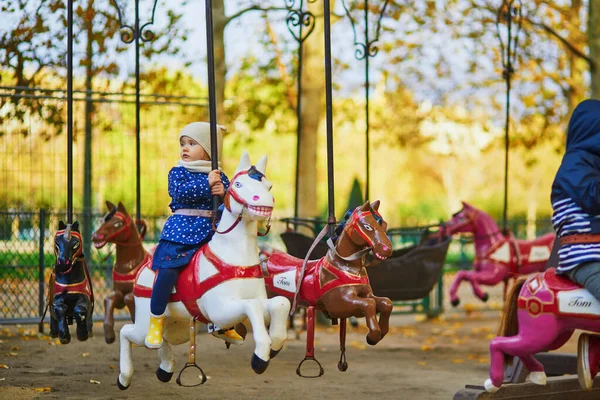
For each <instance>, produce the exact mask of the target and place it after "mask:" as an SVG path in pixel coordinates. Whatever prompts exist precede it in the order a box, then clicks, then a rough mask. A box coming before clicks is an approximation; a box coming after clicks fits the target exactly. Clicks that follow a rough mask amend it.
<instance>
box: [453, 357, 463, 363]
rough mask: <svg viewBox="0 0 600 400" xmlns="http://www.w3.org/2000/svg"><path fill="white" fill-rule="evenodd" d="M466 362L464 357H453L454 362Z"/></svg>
mask: <svg viewBox="0 0 600 400" xmlns="http://www.w3.org/2000/svg"><path fill="white" fill-rule="evenodd" d="M464 362H465V360H464V359H462V358H453V359H452V363H453V364H462V363H464Z"/></svg>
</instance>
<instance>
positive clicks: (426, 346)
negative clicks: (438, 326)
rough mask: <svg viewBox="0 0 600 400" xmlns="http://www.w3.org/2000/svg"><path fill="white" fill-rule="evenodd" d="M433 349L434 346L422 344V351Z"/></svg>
mask: <svg viewBox="0 0 600 400" xmlns="http://www.w3.org/2000/svg"><path fill="white" fill-rule="evenodd" d="M431 350H433V346H428V345H426V344H424V345H423V346H421V351H431Z"/></svg>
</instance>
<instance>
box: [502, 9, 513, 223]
mask: <svg viewBox="0 0 600 400" xmlns="http://www.w3.org/2000/svg"><path fill="white" fill-rule="evenodd" d="M511 7H512V4H509V7H508V13H507V17H508V21H507V24H508V45H507V52H506V54H507V62H506V71H505V72H504V74H505V79H506V124H505V126H504V212H503V213H502V232H504V233H506V221H507V209H508V148H509V140H510V139H509V129H510V124H509V122H510V79H511V76H512V60H511V58H512V57H511V47H512V46H511V42H512V9H511Z"/></svg>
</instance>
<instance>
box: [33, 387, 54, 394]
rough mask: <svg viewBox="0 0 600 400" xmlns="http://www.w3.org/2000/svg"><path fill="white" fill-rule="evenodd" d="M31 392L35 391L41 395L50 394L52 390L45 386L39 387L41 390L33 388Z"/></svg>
mask: <svg viewBox="0 0 600 400" xmlns="http://www.w3.org/2000/svg"><path fill="white" fill-rule="evenodd" d="M33 390H35V391H36V392H40V393H43V392H51V391H52V388H51V387H48V386H46V387H41V388H33Z"/></svg>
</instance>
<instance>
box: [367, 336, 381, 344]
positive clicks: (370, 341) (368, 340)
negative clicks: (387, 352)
mask: <svg viewBox="0 0 600 400" xmlns="http://www.w3.org/2000/svg"><path fill="white" fill-rule="evenodd" d="M367 343H368V344H370V345H371V346H375V345H376V344H377V343H379V341H377V342H374V341H372V340H371V339H370V338H369V336H368V335H367Z"/></svg>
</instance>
